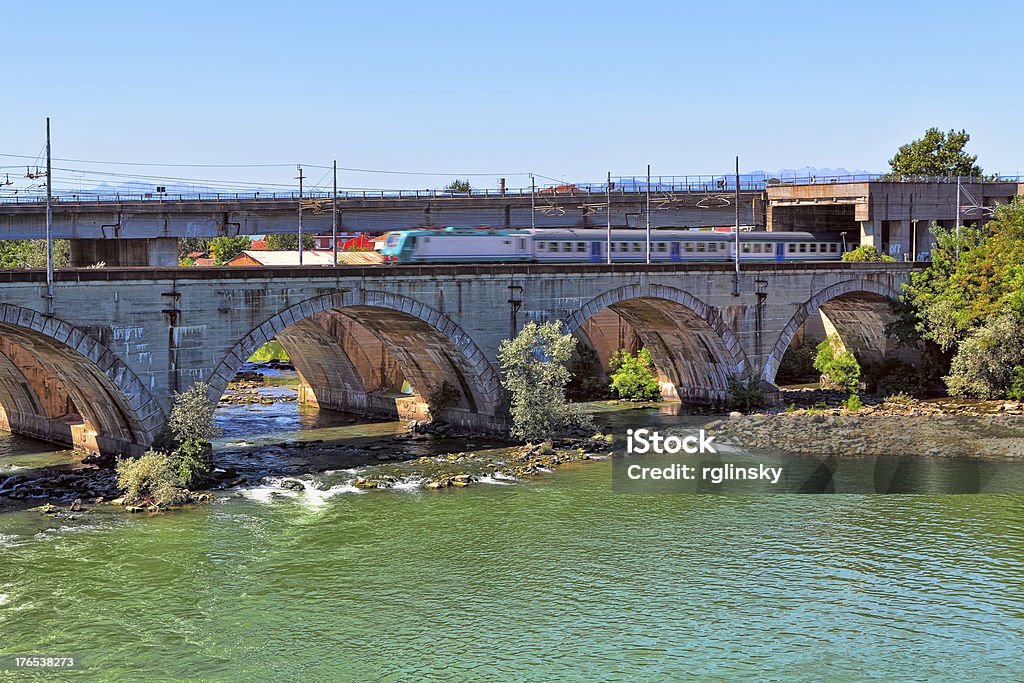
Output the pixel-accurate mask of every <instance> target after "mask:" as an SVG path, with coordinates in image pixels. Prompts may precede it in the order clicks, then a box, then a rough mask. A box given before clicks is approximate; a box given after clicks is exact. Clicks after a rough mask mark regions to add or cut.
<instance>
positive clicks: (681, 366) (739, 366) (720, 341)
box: [566, 284, 749, 401]
mask: <svg viewBox="0 0 1024 683" xmlns="http://www.w3.org/2000/svg"><path fill="white" fill-rule="evenodd" d="M605 308H611V309H612V310H614V311H615V312H616V313H617V314H618V315H619V316H621V317H622V318H623V319H625V320H626V322H628V323H629V324H630V326H631V327H632V328H633V330H634V331H635V332H636V333H637V334H638V335H639V336H640V338H641V339H642V340H643V344H644V346H645V347H646V348H647V349H648V350H649V351H650V352H651V356H652V358H653V359H654V362H655V365H656V366H657V367H658V369H659V371H660V372H661V373H662V374H663V376H664V378H665V380H667V382H669V383H670V384H671V387H669V388H668V391H666V387H664V386H663V393H668V394H669V395H672V393H674V394H675V395H676V396H677V397H678V398H680V399H683V400H694V401H721V400H723V399H725V398H726V396H727V394H728V383H729V378H730V377H732V376H744V375H746V374H747V372H748V371H749V363H748V361H747V357H746V354H745V353H744V351H743V348H742V347H741V346H740V343H739V340H738V339H737V338H736V335H735V334H734V333H733V331H732V329H731V328H730V327H729V326H728V325H727V324H726V323H725V320H723V319H722V316H721V314H720V313H719V312H718V310H717V309H716V308H714V307H712V306H709V305H707V304H706V303H704V302H703V301H701V300H700V299H698V298H697V297H695V296H693V295H692V294H690V293H689V292H685V291H683V290H680V289H676V288H674V287H666V286H664V285H656V284H636V285H628V286H625V287H619V288H617V289H613V290H609V291H607V292H605V293H603V294H601V295H599V296H596V297H594V298H593V299H591V300H590V301H588V302H586V303H585V304H583V306H581V307H580V310H578V311H577V312H576V313H574V314H573V315H572V316H570V317H569V319H568V320H567V321H566V327H567V330H568V331H569V332H575V331H576V330H578V329H579V328H580V327H581V326H582V325H583V323H584V321H586V320H587V319H589V318H590V317H592V316H594V315H595V314H597V312H598V311H601V310H603V309H605Z"/></svg>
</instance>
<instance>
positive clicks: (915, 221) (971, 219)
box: [766, 178, 1024, 260]
mask: <svg viewBox="0 0 1024 683" xmlns="http://www.w3.org/2000/svg"><path fill="white" fill-rule="evenodd" d="M766 194H767V209H766V210H767V220H766V225H767V229H768V230H773V231H793V230H807V231H811V232H814V231H836V232H845V233H847V237H848V239H849V240H850V243H851V244H854V245H856V244H870V245H873V246H875V247H876V248H878V249H879V250H880V251H881V252H882V253H884V254H888V255H890V256H892V257H894V258H897V259H899V260H928V259H929V258H930V252H931V247H932V243H933V241H934V240H933V237H932V233H931V230H930V227H931V225H932V223H938V224H939V225H941V226H943V227H953V226H954V225H955V223H956V218H957V182H956V180H955V179H945V178H943V179H939V180H934V181H927V182H924V181H922V182H917V181H914V182H910V181H907V182H904V181H882V180H872V181H867V182H855V183H815V184H802V185H797V184H792V185H787V184H779V185H769V186H768V189H767V191H766ZM1022 194H1024V184H1019V183H1017V182H966V181H964V182H961V183H960V210H959V212H960V223H961V225H980V224H983V223H984V222H985V221H987V220H988V218H989V217H990V216H991V212H992V208H993V207H994V206H996V205H997V204H1006V203H1009V202H1010V201H1011V200H1012V199H1013V198H1014V197H1016V196H1017V195H1022Z"/></svg>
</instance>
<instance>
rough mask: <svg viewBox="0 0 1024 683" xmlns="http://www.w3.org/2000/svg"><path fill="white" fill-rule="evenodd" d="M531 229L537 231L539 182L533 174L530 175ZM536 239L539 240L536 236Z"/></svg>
mask: <svg viewBox="0 0 1024 683" xmlns="http://www.w3.org/2000/svg"><path fill="white" fill-rule="evenodd" d="M530 229H531V230H536V229H537V182H536V181H535V180H534V178H533V174H532V173H531V174H530ZM534 239H537V237H536V235H534Z"/></svg>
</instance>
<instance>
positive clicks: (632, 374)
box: [609, 349, 661, 401]
mask: <svg viewBox="0 0 1024 683" xmlns="http://www.w3.org/2000/svg"><path fill="white" fill-rule="evenodd" d="M609 366H610V368H611V377H612V391H614V392H615V394H616V395H617V396H618V397H619V398H622V399H627V400H634V401H659V400H661V388H660V387H659V386H658V376H657V371H656V370H655V368H654V361H653V360H652V359H651V352H650V351H648V350H647V349H640V351H638V352H637V354H636V355H635V356H634V355H632V354H631V353H630V352H629V351H626V350H625V349H619V350H618V351H616V352H615V354H614V355H613V356H612V358H611V362H610V364H609Z"/></svg>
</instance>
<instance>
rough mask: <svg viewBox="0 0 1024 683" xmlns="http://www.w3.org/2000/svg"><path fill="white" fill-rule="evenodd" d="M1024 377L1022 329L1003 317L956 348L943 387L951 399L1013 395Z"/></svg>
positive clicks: (1011, 318)
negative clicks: (953, 397)
mask: <svg viewBox="0 0 1024 683" xmlns="http://www.w3.org/2000/svg"><path fill="white" fill-rule="evenodd" d="M1022 377H1024V325H1022V324H1021V321H1020V319H1019V318H1017V317H1016V316H1015V315H1013V314H1011V313H1004V314H1002V315H1001V316H999V317H997V318H993V319H992V320H990V321H988V322H987V323H986V324H985V325H983V326H982V327H979V328H978V329H976V330H975V331H973V332H972V333H971V334H970V335H969V336H968V337H967V338H966V339H965V340H964V341H963V342H962V343H961V344H960V346H959V348H958V350H957V352H956V356H954V357H953V364H952V366H951V367H950V374H949V377H947V378H946V385H947V386H948V387H949V393H950V394H952V395H953V396H975V397H977V398H1001V397H1003V396H1011V394H1012V395H1016V394H1017V392H1018V390H1019V389H1020V388H1021V387H1020V386H1019V382H1020V381H1021V378H1022Z"/></svg>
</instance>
